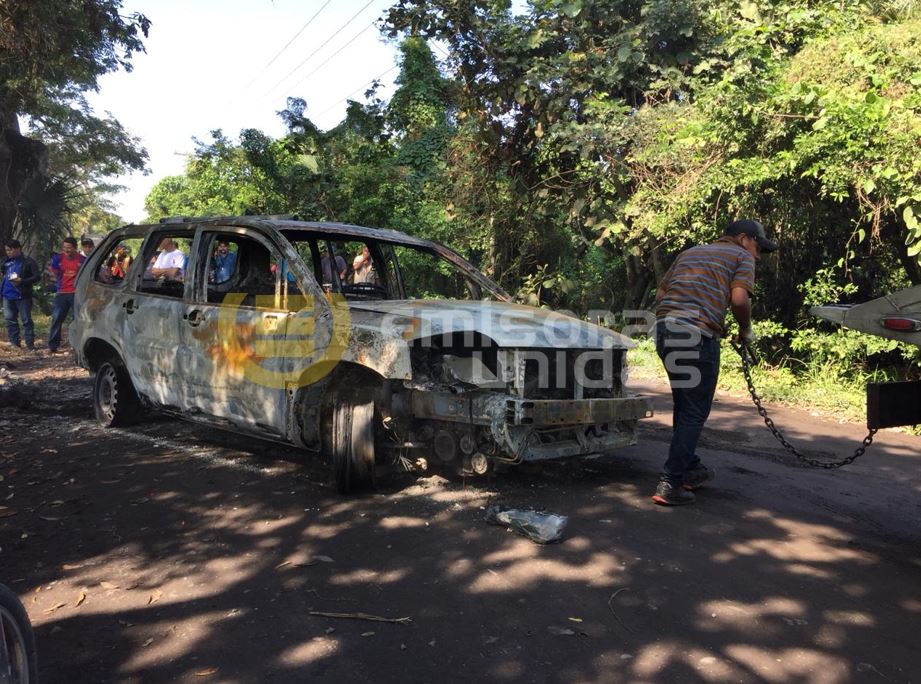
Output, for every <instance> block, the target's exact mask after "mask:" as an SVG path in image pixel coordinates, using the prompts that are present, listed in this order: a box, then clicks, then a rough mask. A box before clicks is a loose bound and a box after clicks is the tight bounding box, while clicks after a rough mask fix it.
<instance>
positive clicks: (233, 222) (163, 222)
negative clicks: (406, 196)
mask: <svg viewBox="0 0 921 684" xmlns="http://www.w3.org/2000/svg"><path fill="white" fill-rule="evenodd" d="M183 225H187V226H189V228H192V227H194V226H200V225H205V226H239V227H246V228H257V229H262V230H275V231H279V232H282V233H284V232H288V231H291V232H295V231H297V232H306V233H312V234H314V235H334V236H338V237H350V238H364V239H368V240H376V241H378V242H389V243H393V244H399V245H407V246H414V247H421V248H424V249H428V250H431V251H432V252H434V253H436V254H438V255H440V256H442V257H444V258H445V259H447V260H448V261H450V262H452V263H454V264H455V265H458V266H461V267H462V268H464V269H465V270H467V271H469V275H470V276H471V277H472V278H473V279H474V280H475V281H476V282H477V283H478V284H479V285H480V286H483V287H486V289H487V290H489V291H491V292H493V294H495V295H497V296H498V297H499V298H500V299H502V300H505V301H512V296H511V295H510V294H509V293H508V292H506V291H505V290H504V289H503V288H502V286H500V285H499V284H498V283H496V282H494V281H492V280H490V279H489V278H488V277H486V276H484V275H483V274H482V273H480V271H479V269H477V268H476V266H474V265H473V264H471V263H470V262H469V261H467V260H466V259H465V258H464V257H462V256H461V255H460V254H458V253H457V252H455V251H454V250H453V249H451V248H450V247H447V246H446V245H443V244H441V243H440V242H435V241H433V240H426V239H424V238H419V237H414V236H412V235H407V234H406V233H402V232H400V231H398V230H393V229H392V228H368V227H365V226H356V225H354V224H351V223H334V222H331V221H301V220H298V219H297V217H294V216H276V215H272V216H175V217H168V218H162V219H160V221H159V222H158V223H143V224H141V223H139V224H130V225H127V226H124V227H122V228H119V229H116V231H118V232H119V233H120V234H123V235H146V234H147V233H148V232H149V231H150V230H151V229H157V230H160V229H164V228H169V227H172V228H176V227H179V226H183ZM116 231H112V232H113V233H115V232H116ZM110 235H111V234H110Z"/></svg>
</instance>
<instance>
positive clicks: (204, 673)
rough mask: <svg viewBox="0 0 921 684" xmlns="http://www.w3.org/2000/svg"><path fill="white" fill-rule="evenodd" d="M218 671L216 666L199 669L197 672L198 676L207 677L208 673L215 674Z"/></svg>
mask: <svg viewBox="0 0 921 684" xmlns="http://www.w3.org/2000/svg"><path fill="white" fill-rule="evenodd" d="M216 672H217V668H216V667H209V668H208V669H207V670H199V671H198V672H196V673H195V676H196V677H207V676H208V675H213V674H215V673H216Z"/></svg>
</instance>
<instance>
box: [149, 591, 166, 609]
mask: <svg viewBox="0 0 921 684" xmlns="http://www.w3.org/2000/svg"><path fill="white" fill-rule="evenodd" d="M161 596H163V592H162V591H161V590H160V589H157V590H156V591H155V592H154V593H152V594H151V595H150V598H149V599H147V605H148V606H149V605H150V604H151V603H156V602H157V601H159V600H160V597H161Z"/></svg>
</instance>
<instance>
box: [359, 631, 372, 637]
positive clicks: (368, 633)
mask: <svg viewBox="0 0 921 684" xmlns="http://www.w3.org/2000/svg"><path fill="white" fill-rule="evenodd" d="M361 635H362V636H363V637H369V636H374V632H362V633H361Z"/></svg>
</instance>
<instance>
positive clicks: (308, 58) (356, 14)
mask: <svg viewBox="0 0 921 684" xmlns="http://www.w3.org/2000/svg"><path fill="white" fill-rule="evenodd" d="M373 2H374V0H368V2H367V3H366V4H365V5H364V6H363V7H362V8H361V9H360V10H358V11H357V12H355V14H354V15H353V16H352V18H351V19H349V20H348V21H347V22H345V23H344V24H343V25H342V26H340V27H339V29H338V30H337V31H336V32H335V33H333V35H331V36H330V37H329V38H327V39H326V40H325V41H323V44H322V45H320V47H318V48H317V49H316V50H314V51H313V52H311V53H310V54H309V55H307V57H306V58H305V59H304V60H303V61H302V62H301V63H300V64H298V65H297V66H296V67H294V68H293V69H292V70H291V71H289V72H288V73H287V74H286V75H285V76H284V77H283V78H282V79H281V80H280V81H278V83H276V84H275V85H273V86H272V87H271V88H269V89H268V90H267V91H266V92H265V93H264V94H263V96H265V95H268V94H269V93H271V92H272V91H273V90H275V89H276V88H277V87H278V86H280V85H281V84H282V83H284V82H285V81H287V80H288V78H289V77H290V76H291V75H292V74H294V72H296V71H297V70H298V69H300V68H301V67H302V66H304V65H305V64H306V63H307V62H309V61H310V59H311V58H312V57H313V56H314V55H315V54H317V53H318V52H319V51H320V50H322V49H323V48H325V47H326V46H327V45H329V43H330V41H331V40H332V39H333V38H335V37H336V36H338V35H339V34H340V33H342V31H343V30H344V29H345V28H346V27H347V26H348V25H349V24H351V23H352V22H353V21H355V19H357V18H358V15H359V14H361V13H362V12H364V11H365V10H366V9H368V7H370V6H371V4H372V3H373Z"/></svg>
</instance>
